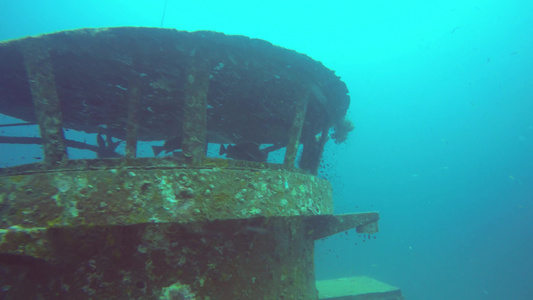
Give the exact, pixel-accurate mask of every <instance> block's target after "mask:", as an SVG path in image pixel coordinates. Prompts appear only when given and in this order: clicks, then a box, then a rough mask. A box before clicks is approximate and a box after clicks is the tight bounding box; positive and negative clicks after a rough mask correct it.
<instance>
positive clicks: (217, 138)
mask: <svg viewBox="0 0 533 300" xmlns="http://www.w3.org/2000/svg"><path fill="white" fill-rule="evenodd" d="M0 70H1V72H0V113H1V114H3V115H7V116H10V117H13V118H17V119H19V120H21V122H26V123H27V124H37V125H38V126H39V131H40V137H9V136H0V143H4V144H7V143H15V144H17V143H18V144H38V145H41V147H42V149H43V157H44V159H43V161H41V162H38V163H31V164H25V165H18V166H12V167H7V168H2V169H0V288H2V291H1V293H2V295H3V297H4V298H3V299H212V300H214V299H317V297H318V296H317V291H316V287H315V276H314V262H313V253H314V241H315V240H317V239H322V238H324V237H327V236H329V235H332V234H334V233H337V232H341V231H345V230H348V229H351V228H356V230H357V231H358V232H364V233H374V232H377V230H378V227H377V221H378V218H379V216H378V214H377V213H373V212H370V213H360V214H350V215H334V214H333V199H332V191H331V186H330V184H329V182H328V181H326V180H324V179H321V178H319V177H317V176H316V174H317V170H318V168H319V164H320V160H321V156H322V152H323V149H324V145H325V143H326V142H327V140H328V138H329V137H330V136H333V138H336V139H337V140H339V141H342V140H343V139H344V138H345V137H346V134H347V131H349V130H350V124H349V121H347V120H346V119H345V114H346V110H347V109H348V106H349V101H350V99H349V96H348V91H347V89H346V86H345V84H344V83H343V82H342V81H341V80H340V79H339V78H338V77H337V76H335V74H334V73H333V72H332V71H331V70H329V69H327V68H326V67H324V66H323V65H322V64H321V63H319V62H316V61H314V60H312V59H310V58H309V57H307V56H306V55H303V54H300V53H297V52H295V51H291V50H287V49H284V48H281V47H277V46H274V45H272V44H270V43H268V42H265V41H262V40H258V39H250V38H247V37H243V36H228V35H224V34H221V33H216V32H192V33H191V32H181V31H176V30H170V29H157V28H102V29H81V30H74V31H65V32H58V33H53V34H48V35H43V36H38V37H29V38H24V39H20V40H14V41H8V42H4V43H1V44H0ZM65 130H76V131H79V132H83V133H86V134H93V135H94V134H97V143H96V145H95V144H90V143H83V142H80V141H74V140H69V139H67V138H65V134H64V132H65ZM331 130H334V132H333V134H330V131H331ZM104 137H105V138H104ZM143 141H166V142H165V146H163V147H166V148H165V150H167V151H171V152H172V151H174V150H176V149H179V151H176V152H175V154H176V155H171V156H163V157H138V154H137V152H138V147H139V143H141V142H143ZM119 142H124V143H125V147H124V150H123V152H120V151H117V147H116V146H117V144H118V143H119ZM213 143H216V144H235V147H234V148H232V149H233V150H235V149H245V150H244V151H251V150H249V149H248V148H246V147H244V148H242V147H241V148H238V146H239V145H257V149H253V150H254V151H259V152H261V153H263V154H265V157H266V156H268V153H265V150H264V149H265V148H264V147H263V145H272V146H271V147H274V148H276V149H284V150H285V151H284V154H283V163H272V162H267V161H266V159H256V158H257V156H253V155H241V156H238V155H234V158H238V159H224V158H220V157H209V156H207V155H206V151H207V150H206V149H207V145H208V144H213ZM74 148H78V149H85V150H89V151H93V152H94V153H95V154H96V155H97V158H96V159H72V158H70V157H69V151H70V149H74ZM229 149H230V148H229V146H228V151H229ZM235 151H236V150H235ZM228 153H229V152H228ZM241 154H242V153H241ZM245 154H247V153H245ZM248 154H249V153H248ZM228 157H229V154H228ZM243 157H244V159H242V158H243Z"/></svg>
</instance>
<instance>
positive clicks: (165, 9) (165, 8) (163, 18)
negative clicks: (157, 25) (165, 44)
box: [161, 0, 168, 27]
mask: <svg viewBox="0 0 533 300" xmlns="http://www.w3.org/2000/svg"><path fill="white" fill-rule="evenodd" d="M167 1H168V0H165V7H164V8H163V16H162V17H161V27H163V20H165V13H166V12H167Z"/></svg>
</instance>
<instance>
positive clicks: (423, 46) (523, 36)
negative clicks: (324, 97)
mask: <svg viewBox="0 0 533 300" xmlns="http://www.w3.org/2000/svg"><path fill="white" fill-rule="evenodd" d="M532 14H533V2H530V1H521V0H520V1H519V0H517V1H512V0H511V1H475V0H472V1H448V2H437V1H414V0H413V1H341V0H331V1H280V0H273V1H268V2H253V1H252V2H250V1H188V2H186V1H178V0H168V1H164V0H162V1H100V0H94V1H85V0H82V1H60V0H51V1H1V2H0V41H7V40H13V39H18V38H22V37H26V36H35V35H40V34H45V33H51V32H56V31H63V30H72V29H79V28H98V27H121V26H142V27H164V28H175V29H177V30H184V31H198V30H209V31H216V32H222V33H224V34H227V35H244V36H248V37H251V38H257V39H262V40H266V41H268V42H271V43H272V44H274V45H277V46H281V47H284V48H287V49H292V50H295V51H297V52H299V53H304V54H306V55H308V56H309V57H311V58H312V59H314V60H317V61H320V62H321V63H322V64H323V65H324V66H325V67H327V68H329V69H331V70H333V71H335V74H336V75H337V76H340V77H341V80H342V81H344V82H345V83H346V85H347V88H348V90H349V95H350V98H351V103H350V107H349V110H348V114H347V118H348V119H350V120H351V121H352V122H353V124H354V125H355V129H354V130H353V131H352V132H351V133H350V134H349V135H348V139H347V140H346V141H345V142H343V143H341V144H340V145H336V144H335V143H334V141H329V142H328V144H326V150H325V153H324V157H323V159H322V168H321V169H320V170H319V176H321V177H323V178H326V179H328V180H329V181H330V182H331V183H332V185H333V198H334V205H335V213H336V214H344V213H355V212H366V211H378V212H379V213H380V221H379V232H378V233H376V234H373V235H372V236H370V237H369V236H366V235H363V236H361V235H358V234H356V233H355V232H354V231H350V232H348V233H347V234H345V233H341V234H338V235H335V236H332V237H329V238H327V239H324V240H322V241H318V242H317V243H316V248H315V264H316V277H317V279H330V278H339V277H350V276H358V275H365V276H369V277H372V278H375V279H377V280H380V281H383V282H386V283H388V284H391V285H394V286H397V287H399V288H401V290H402V293H403V295H404V297H405V299H421V300H423V299H438V300H452V299H453V300H455V299H466V300H477V299H479V300H501V299H524V300H528V299H533V221H532V220H533V21H532V20H533V18H532ZM0 72H2V70H0ZM243 113H245V112H243ZM4 117H5V116H4ZM5 120H7V119H5ZM5 120H2V122H3V123H4V124H5V123H8V122H7V121H5ZM25 130H28V129H27V128H10V129H7V128H4V127H1V128H0V131H2V135H3V134H4V133H6V132H7V131H9V134H16V135H24V134H27V133H26V132H25ZM31 134H33V133H29V134H28V135H31ZM100 141H101V142H102V143H103V144H104V145H106V142H107V145H108V146H109V145H112V143H113V141H104V140H100ZM167 143H168V144H165V146H162V145H158V146H151V147H155V148H153V152H154V153H155V154H159V153H160V152H163V153H164V152H167V150H169V151H172V150H174V149H171V147H172V145H171V141H167ZM248 146H249V145H248ZM113 147H116V145H113ZM119 147H120V145H119ZM161 147H163V148H161ZM164 147H167V148H164ZM176 147H177V148H178V147H179V146H176ZM234 147H235V146H231V145H228V146H221V147H220V148H218V147H217V148H213V149H210V151H213V152H215V153H220V154H221V155H222V154H226V155H228V156H229V155H231V153H232V151H235V148H234ZM272 147H273V149H271V150H272V151H274V150H277V148H276V146H275V145H274V146H272ZM20 149H22V150H20ZM20 149H18V150H17V148H16V147H13V146H11V145H10V146H9V147H7V146H5V145H4V144H2V145H1V146H0V167H7V166H12V165H20V164H25V163H30V162H34V161H36V160H38V159H37V158H36V157H38V156H39V155H40V154H38V153H37V154H36V153H33V152H27V153H26V152H24V151H26V150H24V149H25V148H20ZM147 149H148V150H149V151H148V150H147V151H148V152H149V153H148V154H147V155H152V154H153V153H152V152H151V151H152V150H151V149H152V148H150V147H148V148H147ZM111 150H114V148H113V149H111ZM255 150H256V151H258V150H259V149H255ZM269 151H270V150H269ZM111 152H113V151H111ZM273 153H274V152H273ZM258 155H260V156H261V159H260V160H264V157H263V156H262V155H264V152H260V153H259V154H258ZM258 160H259V159H258Z"/></svg>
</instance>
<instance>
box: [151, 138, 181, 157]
mask: <svg viewBox="0 0 533 300" xmlns="http://www.w3.org/2000/svg"><path fill="white" fill-rule="evenodd" d="M178 149H181V137H175V138H172V139H170V140H166V141H165V143H164V144H163V146H152V150H153V151H154V156H158V155H159V153H161V152H163V151H165V154H166V153H169V152H172V151H174V150H178Z"/></svg>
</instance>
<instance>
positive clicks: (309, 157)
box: [300, 128, 329, 175]
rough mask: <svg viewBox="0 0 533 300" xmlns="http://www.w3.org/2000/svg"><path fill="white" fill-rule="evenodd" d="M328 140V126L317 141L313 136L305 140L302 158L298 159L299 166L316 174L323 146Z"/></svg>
mask: <svg viewBox="0 0 533 300" xmlns="http://www.w3.org/2000/svg"><path fill="white" fill-rule="evenodd" d="M328 140H329V128H324V129H323V130H322V133H321V135H320V139H319V140H318V141H317V140H316V138H315V137H314V136H313V137H311V138H308V139H307V140H306V144H305V145H304V149H303V152H302V160H301V161H300V168H302V169H305V170H307V171H309V172H310V173H311V174H313V175H316V174H318V168H319V167H320V160H321V159H322V154H323V153H324V146H325V145H326V142H327V141H328Z"/></svg>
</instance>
